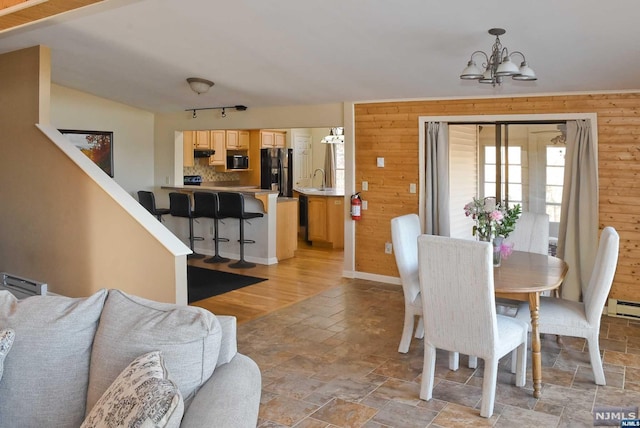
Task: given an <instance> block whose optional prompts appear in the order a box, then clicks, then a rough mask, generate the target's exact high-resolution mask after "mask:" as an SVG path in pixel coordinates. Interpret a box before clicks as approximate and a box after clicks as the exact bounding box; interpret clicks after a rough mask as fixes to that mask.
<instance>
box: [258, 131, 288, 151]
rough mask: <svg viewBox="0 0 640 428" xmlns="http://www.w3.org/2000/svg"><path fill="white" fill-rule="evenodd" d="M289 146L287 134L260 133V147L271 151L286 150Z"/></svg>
mask: <svg viewBox="0 0 640 428" xmlns="http://www.w3.org/2000/svg"><path fill="white" fill-rule="evenodd" d="M286 145H287V139H286V132H283V131H267V130H265V131H260V147H261V148H263V149H270V148H273V147H278V148H284V147H285V146H286Z"/></svg>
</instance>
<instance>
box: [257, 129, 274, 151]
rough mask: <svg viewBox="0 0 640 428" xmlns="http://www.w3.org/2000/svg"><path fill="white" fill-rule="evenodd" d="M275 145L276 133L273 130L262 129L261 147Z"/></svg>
mask: <svg viewBox="0 0 640 428" xmlns="http://www.w3.org/2000/svg"><path fill="white" fill-rule="evenodd" d="M274 145H275V134H274V132H273V131H260V147H262V148H271V147H274Z"/></svg>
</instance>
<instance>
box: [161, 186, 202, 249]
mask: <svg viewBox="0 0 640 428" xmlns="http://www.w3.org/2000/svg"><path fill="white" fill-rule="evenodd" d="M169 212H170V214H171V215H172V216H174V217H185V218H188V219H189V248H191V251H193V253H192V254H189V255H188V256H187V259H201V258H203V257H205V255H204V254H198V253H196V250H195V249H194V248H193V241H195V240H198V241H202V240H204V238H202V237H194V236H193V219H194V218H196V216H195V215H194V212H193V211H192V210H191V198H190V197H189V195H187V194H186V193H177V192H171V193H169Z"/></svg>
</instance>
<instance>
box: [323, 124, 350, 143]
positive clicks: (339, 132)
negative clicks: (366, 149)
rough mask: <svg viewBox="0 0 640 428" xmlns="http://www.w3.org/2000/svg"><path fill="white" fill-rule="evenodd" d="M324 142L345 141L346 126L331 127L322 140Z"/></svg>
mask: <svg viewBox="0 0 640 428" xmlns="http://www.w3.org/2000/svg"><path fill="white" fill-rule="evenodd" d="M320 142H321V143H322V144H340V143H344V128H343V127H339V128H331V130H330V131H329V135H327V136H326V137H324V138H323V139H322V140H320Z"/></svg>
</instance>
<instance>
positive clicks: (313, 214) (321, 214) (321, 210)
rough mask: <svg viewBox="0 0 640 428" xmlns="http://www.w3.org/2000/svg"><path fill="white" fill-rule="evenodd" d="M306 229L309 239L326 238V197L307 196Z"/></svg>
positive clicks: (318, 239)
mask: <svg viewBox="0 0 640 428" xmlns="http://www.w3.org/2000/svg"><path fill="white" fill-rule="evenodd" d="M307 230H308V232H307V235H308V237H309V241H326V240H327V238H328V234H327V198H325V197H321V196H309V197H308V198H307Z"/></svg>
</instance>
